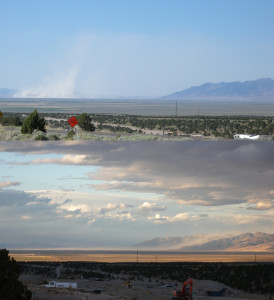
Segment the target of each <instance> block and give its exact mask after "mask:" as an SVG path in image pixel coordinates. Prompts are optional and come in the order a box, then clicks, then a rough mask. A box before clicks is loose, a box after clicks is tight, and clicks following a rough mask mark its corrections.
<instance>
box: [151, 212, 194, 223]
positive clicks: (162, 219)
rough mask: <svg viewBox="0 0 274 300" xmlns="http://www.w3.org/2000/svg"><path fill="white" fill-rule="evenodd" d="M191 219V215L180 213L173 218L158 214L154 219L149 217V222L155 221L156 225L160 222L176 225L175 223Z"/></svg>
mask: <svg viewBox="0 0 274 300" xmlns="http://www.w3.org/2000/svg"><path fill="white" fill-rule="evenodd" d="M190 218H191V217H190V215H189V213H179V214H177V215H175V216H173V217H168V216H160V214H156V215H155V216H154V217H148V220H150V221H153V222H155V223H159V222H170V223H175V222H182V221H185V220H188V219H190Z"/></svg>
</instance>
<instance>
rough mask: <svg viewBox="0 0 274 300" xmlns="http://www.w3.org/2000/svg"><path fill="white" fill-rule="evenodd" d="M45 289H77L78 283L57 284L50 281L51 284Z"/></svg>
mask: <svg viewBox="0 0 274 300" xmlns="http://www.w3.org/2000/svg"><path fill="white" fill-rule="evenodd" d="M44 286H45V287H53V288H72V289H77V283H76V282H57V281H50V282H49V284H46V285H44Z"/></svg>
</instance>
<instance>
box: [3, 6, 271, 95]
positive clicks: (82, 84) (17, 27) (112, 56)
mask: <svg viewBox="0 0 274 300" xmlns="http://www.w3.org/2000/svg"><path fill="white" fill-rule="evenodd" d="M0 7H1V17H0V37H1V42H0V65H1V72H0V88H1V87H3V88H4V87H5V88H18V89H20V90H21V91H20V93H18V94H17V96H21V97H24V96H25V97H73V96H75V95H76V96H81V95H85V96H88V97H119V96H129V97H134V96H138V97H157V96H164V95H168V94H170V93H173V92H176V91H179V90H183V89H186V88H188V87H191V86H194V85H200V84H203V83H205V82H221V81H225V82H229V81H246V80H255V79H258V78H262V77H270V78H274V68H273V65H274V51H273V49H274V35H273V28H274V18H273V15H274V1H272V0H221V1H220V0H206V1H205V0H193V1H188V0H172V1H166V0H132V1H128V0H115V1H114V0H113V1H112V0H80V1H76V0H58V1H56V0H47V1H36V0H24V1H22V0H10V1H6V0H0Z"/></svg>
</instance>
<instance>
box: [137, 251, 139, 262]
mask: <svg viewBox="0 0 274 300" xmlns="http://www.w3.org/2000/svg"><path fill="white" fill-rule="evenodd" d="M138 255H139V253H138V251H137V264H138V263H139V257H138Z"/></svg>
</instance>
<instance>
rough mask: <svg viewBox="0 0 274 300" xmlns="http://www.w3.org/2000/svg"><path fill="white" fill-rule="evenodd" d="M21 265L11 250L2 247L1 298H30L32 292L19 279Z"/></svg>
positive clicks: (0, 262)
mask: <svg viewBox="0 0 274 300" xmlns="http://www.w3.org/2000/svg"><path fill="white" fill-rule="evenodd" d="M19 274H20V266H19V265H18V264H17V262H16V261H15V259H14V258H10V256H9V251H8V250H6V249H0V283H1V284H0V296H1V300H30V299H31V297H32V292H31V291H30V290H28V289H27V287H26V286H24V285H23V284H22V282H21V281H19V280H18V277H19Z"/></svg>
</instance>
